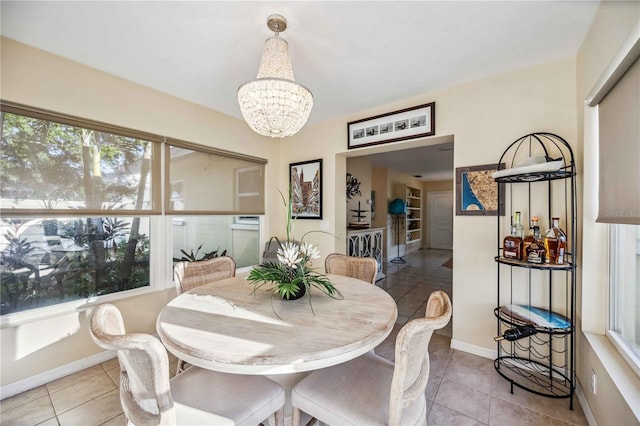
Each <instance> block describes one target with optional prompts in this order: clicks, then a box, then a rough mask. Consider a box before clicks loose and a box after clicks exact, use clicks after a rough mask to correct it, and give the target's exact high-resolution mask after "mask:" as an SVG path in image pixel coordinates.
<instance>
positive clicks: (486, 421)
mask: <svg viewBox="0 0 640 426" xmlns="http://www.w3.org/2000/svg"><path fill="white" fill-rule="evenodd" d="M450 257H451V251H449V250H420V251H418V252H417V253H415V254H411V255H409V256H408V257H407V263H406V264H403V265H396V264H392V263H388V264H387V265H385V268H386V270H385V273H386V274H387V277H386V278H385V279H384V280H382V281H379V282H378V283H377V285H378V286H380V287H382V288H384V289H385V290H387V291H388V292H389V294H391V295H392V296H393V298H394V299H395V300H396V303H397V305H398V321H397V324H396V327H395V328H394V330H393V332H392V334H391V335H390V336H389V338H387V340H385V342H383V343H382V344H381V345H380V346H378V347H377V348H376V352H377V353H378V354H380V355H381V356H384V357H386V358H388V359H391V360H393V358H394V350H393V349H394V342H395V336H396V334H397V332H398V330H399V329H400V328H401V327H402V325H403V324H404V323H406V322H407V321H408V320H409V319H411V318H415V317H418V316H423V315H424V311H425V308H426V300H427V297H428V296H429V294H430V293H431V292H432V291H434V290H444V291H446V292H447V293H448V294H449V295H450V296H451V269H449V268H446V267H444V266H442V264H443V263H445V262H446V261H447V260H448V259H449V258H450ZM453 303H455V301H453ZM450 335H451V326H448V327H447V328H445V329H443V330H440V331H439V333H438V334H435V335H434V336H433V337H432V340H431V344H430V346H429V352H430V354H431V373H430V378H429V383H428V386H427V390H426V397H427V400H428V405H429V414H428V419H427V422H428V424H429V425H547V426H561V425H586V424H587V422H586V419H585V417H584V414H583V413H582V410H581V408H580V404H579V403H578V401H577V399H574V410H573V411H571V410H569V403H568V400H566V399H550V398H544V397H541V396H537V395H534V394H531V393H529V392H526V391H523V390H520V389H517V388H516V389H515V391H514V392H515V393H514V394H511V393H510V392H509V384H508V382H506V381H505V380H504V379H502V378H501V377H500V376H498V374H497V373H496V372H495V370H494V368H493V361H492V360H490V359H486V358H481V357H478V356H475V355H471V354H468V353H465V352H460V351H457V350H452V349H450V347H449V346H450V337H449V336H450ZM170 360H171V363H170V364H171V365H170V371H171V372H173V371H175V364H176V360H175V358H173V357H171V358H170ZM118 369H119V367H118V362H117V360H116V359H112V360H109V361H107V362H103V363H102V364H99V365H96V366H93V367H90V368H87V369H85V370H82V371H80V372H78V373H75V374H72V375H70V376H67V377H63V378H61V379H58V380H56V381H53V382H51V383H47V384H46V385H43V386H40V387H38V388H35V389H32V390H30V391H27V392H24V393H22V394H19V395H16V396H14V397H11V398H7V399H5V400H3V401H1V402H0V424H1V425H2V426H9V425H26V426H32V425H79V426H92V425H109V426H111V425H114V426H115V425H126V424H127V420H126V418H125V416H124V414H123V413H122V408H121V406H120V400H119V394H118V385H119V378H118V374H119V370H118Z"/></svg>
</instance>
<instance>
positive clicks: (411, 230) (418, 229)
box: [407, 228, 420, 232]
mask: <svg viewBox="0 0 640 426" xmlns="http://www.w3.org/2000/svg"><path fill="white" fill-rule="evenodd" d="M407 232H420V228H412V229H407Z"/></svg>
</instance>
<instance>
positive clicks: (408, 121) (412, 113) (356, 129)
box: [347, 102, 436, 149]
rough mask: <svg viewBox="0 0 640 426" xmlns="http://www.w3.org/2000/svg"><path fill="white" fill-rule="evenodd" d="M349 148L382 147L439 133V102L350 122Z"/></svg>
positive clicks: (348, 129) (348, 125)
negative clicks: (437, 107)
mask: <svg viewBox="0 0 640 426" xmlns="http://www.w3.org/2000/svg"><path fill="white" fill-rule="evenodd" d="M347 133H348V135H347V137H348V139H347V140H348V143H347V148H348V149H353V148H360V147H363V146H370V145H379V144H383V143H389V142H397V141H402V140H406V139H415V138H422V137H425V136H433V135H435V134H436V103H435V102H431V103H428V104H423V105H418V106H414V107H411V108H405V109H401V110H398V111H393V112H389V113H387V114H382V115H376V116H375V117H369V118H364V119H362V120H357V121H352V122H350V123H347Z"/></svg>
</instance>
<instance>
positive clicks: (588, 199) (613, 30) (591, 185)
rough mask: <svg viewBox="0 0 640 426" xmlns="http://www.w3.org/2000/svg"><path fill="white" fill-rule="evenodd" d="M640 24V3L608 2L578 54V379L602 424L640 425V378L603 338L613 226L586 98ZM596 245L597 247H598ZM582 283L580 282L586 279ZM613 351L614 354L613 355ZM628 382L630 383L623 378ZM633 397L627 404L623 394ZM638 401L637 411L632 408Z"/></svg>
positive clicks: (593, 116) (593, 119) (592, 112)
mask: <svg viewBox="0 0 640 426" xmlns="http://www.w3.org/2000/svg"><path fill="white" fill-rule="evenodd" d="M639 23H640V3H638V2H603V3H601V5H600V8H599V10H598V13H597V15H596V17H595V19H594V21H593V23H592V25H591V28H590V30H589V32H588V34H587V36H586V38H585V40H584V42H583V44H582V46H581V48H580V51H579V52H578V56H577V73H576V75H577V97H576V104H577V111H578V129H579V132H580V135H581V136H582V138H583V140H584V144H583V146H582V147H581V148H582V149H581V150H580V152H579V157H580V159H581V160H582V161H581V165H582V167H579V169H578V170H579V171H580V170H581V169H582V170H583V173H581V175H582V182H581V183H582V185H581V188H579V189H582V188H583V190H582V194H583V197H582V198H581V201H582V208H581V209H580V211H582V212H583V214H582V220H581V221H580V222H581V225H582V237H583V238H582V247H583V250H582V253H583V254H582V260H581V261H580V263H579V265H582V270H581V276H580V278H581V280H580V281H581V284H582V285H581V286H579V288H580V289H581V290H582V291H581V294H580V298H579V306H578V312H579V315H580V325H581V327H580V328H581V330H583V331H584V332H585V333H587V334H589V333H591V334H592V335H590V336H589V337H588V338H587V336H586V335H585V334H583V333H582V332H581V333H579V339H578V354H579V358H578V372H577V373H578V381H579V382H580V383H581V385H582V388H583V390H584V393H585V396H586V398H587V401H588V403H589V406H590V408H591V411H592V412H593V415H594V417H595V419H596V420H597V422H598V423H599V424H602V425H606V424H616V425H632V424H638V421H639V419H638V417H636V416H637V415H638V413H639V412H640V393H639V392H640V391H639V389H640V378H638V375H637V374H636V373H635V372H633V371H632V370H631V369H630V368H629V367H628V366H627V365H625V362H624V360H622V358H620V356H617V355H616V352H615V350H614V349H612V346H611V344H610V343H609V341H608V340H607V339H606V338H604V337H603V335H604V333H605V331H606V328H607V306H608V302H607V300H608V296H607V292H608V287H607V282H608V270H607V259H608V253H607V250H606V247H607V245H608V235H607V231H608V227H607V225H604V224H597V223H595V218H596V215H597V206H598V203H597V197H598V138H597V114H596V111H595V110H594V109H593V108H589V107H586V106H585V104H584V100H585V99H586V98H587V96H588V94H589V92H591V90H592V88H593V87H594V85H595V84H596V81H597V80H598V79H599V78H600V76H601V75H602V74H603V72H604V71H605V70H606V68H607V67H608V66H609V64H610V62H611V60H612V59H613V57H614V55H615V54H616V53H617V52H618V50H619V49H620V47H621V46H622V44H623V42H624V41H625V40H626V39H627V38H628V37H629V36H630V35H631V31H632V30H633V28H634V27H635V28H638V27H637V25H638V24H639ZM594 248H595V250H594ZM580 281H579V282H580ZM612 354H613V355H612ZM592 371H593V372H594V373H595V374H596V376H597V387H598V389H597V394H596V395H593V394H592V392H591V390H590V386H589V381H590V378H591V374H592ZM625 380H628V381H629V382H630V383H629V386H628V387H625V386H624V383H623V381H625ZM621 386H622V389H624V391H623V392H624V395H625V396H626V398H627V400H628V401H627V402H625V400H624V398H623V392H621V390H620V389H621ZM632 405H635V407H634V408H635V410H636V415H634V414H633V412H632V411H631V409H630V406H632Z"/></svg>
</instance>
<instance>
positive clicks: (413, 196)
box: [407, 195, 420, 200]
mask: <svg viewBox="0 0 640 426" xmlns="http://www.w3.org/2000/svg"><path fill="white" fill-rule="evenodd" d="M407 198H412V199H414V200H419V199H420V197H416V196H415V195H407Z"/></svg>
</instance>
